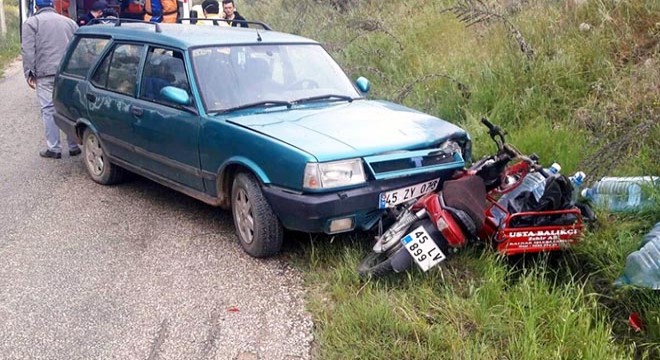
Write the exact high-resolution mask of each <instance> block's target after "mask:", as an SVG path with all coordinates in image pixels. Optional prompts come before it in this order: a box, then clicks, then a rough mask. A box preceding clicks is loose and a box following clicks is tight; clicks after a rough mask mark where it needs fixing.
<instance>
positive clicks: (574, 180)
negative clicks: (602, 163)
mask: <svg viewBox="0 0 660 360" xmlns="http://www.w3.org/2000/svg"><path fill="white" fill-rule="evenodd" d="M586 177H587V175H586V174H585V173H583V172H582V171H578V172H576V173H575V174H573V176H571V177H569V178H568V179H569V180H570V181H571V185H573V192H572V193H571V205H575V203H576V202H577V200H578V197H579V195H580V188H581V187H582V184H584V179H586Z"/></svg>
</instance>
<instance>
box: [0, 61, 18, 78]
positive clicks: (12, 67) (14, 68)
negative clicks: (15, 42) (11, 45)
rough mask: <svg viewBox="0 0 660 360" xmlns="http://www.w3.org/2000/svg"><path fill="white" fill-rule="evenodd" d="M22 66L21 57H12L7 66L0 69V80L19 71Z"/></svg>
mask: <svg viewBox="0 0 660 360" xmlns="http://www.w3.org/2000/svg"><path fill="white" fill-rule="evenodd" d="M22 68H23V63H22V61H21V58H20V57H17V58H16V59H14V61H12V62H10V63H9V64H8V65H7V67H5V68H4V69H0V80H3V79H5V78H6V77H9V76H11V75H14V74H16V73H17V72H20V71H21V69H22Z"/></svg>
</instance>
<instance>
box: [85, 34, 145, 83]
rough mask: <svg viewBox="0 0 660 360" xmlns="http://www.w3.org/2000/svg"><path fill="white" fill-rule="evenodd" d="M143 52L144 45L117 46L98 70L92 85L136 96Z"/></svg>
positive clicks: (93, 77)
mask: <svg viewBox="0 0 660 360" xmlns="http://www.w3.org/2000/svg"><path fill="white" fill-rule="evenodd" d="M141 50H142V45H134V44H119V45H116V46H115V47H114V49H112V51H110V52H108V54H107V55H106V57H105V58H104V59H103V62H102V63H101V65H100V66H99V67H98V68H97V69H96V72H95V73H94V75H93V76H92V84H94V85H95V86H98V87H101V88H105V89H107V90H110V91H114V92H118V93H120V94H125V95H129V96H135V84H136V82H137V73H138V69H139V65H140V56H141Z"/></svg>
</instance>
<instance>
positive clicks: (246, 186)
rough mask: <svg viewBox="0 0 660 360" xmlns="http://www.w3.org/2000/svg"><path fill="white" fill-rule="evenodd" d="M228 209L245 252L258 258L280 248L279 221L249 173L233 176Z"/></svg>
mask: <svg viewBox="0 0 660 360" xmlns="http://www.w3.org/2000/svg"><path fill="white" fill-rule="evenodd" d="M231 212H232V215H233V218H234V226H235V228H236V235H237V236H238V241H239V242H240V244H241V246H242V247H243V249H245V251H246V252H247V253H248V254H250V255H252V256H254V257H257V258H261V257H268V256H272V255H275V254H277V253H278V252H279V251H280V249H281V248H282V239H283V237H284V235H283V228H282V224H280V221H279V219H278V218H277V216H276V215H275V213H274V212H273V209H272V208H271V207H270V204H268V202H267V201H266V198H265V197H264V195H263V192H262V191H261V186H260V184H259V182H258V181H257V179H256V178H255V177H254V176H253V175H251V174H247V173H239V174H238V175H236V177H235V178H234V184H233V186H232V189H231Z"/></svg>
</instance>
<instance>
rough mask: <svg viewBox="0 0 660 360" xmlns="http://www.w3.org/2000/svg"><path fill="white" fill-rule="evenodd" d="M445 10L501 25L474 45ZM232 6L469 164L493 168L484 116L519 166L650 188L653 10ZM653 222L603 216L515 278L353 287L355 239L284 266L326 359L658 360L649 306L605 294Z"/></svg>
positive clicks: (633, 293) (490, 265)
mask: <svg viewBox="0 0 660 360" xmlns="http://www.w3.org/2000/svg"><path fill="white" fill-rule="evenodd" d="M331 3H335V4H342V5H344V6H343V10H342V9H340V8H338V7H336V6H333V5H332V4H331ZM457 4H460V5H463V8H461V9H456V10H457V11H458V10H461V11H462V12H463V13H464V14H466V13H471V14H473V15H478V14H481V15H482V17H483V14H485V13H486V12H488V11H490V12H491V14H496V15H498V16H499V15H501V17H497V16H491V17H490V20H489V21H479V22H477V23H476V24H474V25H472V26H469V27H468V26H466V24H465V23H461V22H460V21H458V20H457V16H456V15H455V13H454V12H443V10H444V9H446V8H447V7H450V6H454V7H455V6H457ZM241 6H242V7H241V11H242V12H243V13H245V14H246V15H248V17H249V18H253V19H261V20H264V21H266V22H268V23H269V24H271V25H273V27H274V28H275V29H282V30H284V31H290V32H295V33H299V34H301V35H304V36H308V37H312V38H314V39H317V40H319V41H321V42H323V44H324V45H325V46H326V48H327V49H328V50H329V51H330V52H331V53H332V54H333V56H335V58H336V59H337V60H338V61H339V62H340V64H342V66H343V67H344V68H345V69H346V70H347V72H348V73H349V74H350V75H351V76H352V77H353V78H356V77H357V76H359V75H365V76H367V77H368V78H370V80H371V81H372V83H373V85H374V87H373V88H374V89H373V93H372V95H371V96H372V97H375V98H385V99H389V100H395V101H401V102H403V103H404V104H406V105H409V106H411V107H414V108H417V109H421V110H423V111H426V112H429V113H431V114H435V115H438V116H440V117H442V118H445V119H448V120H450V121H453V122H456V123H458V124H460V125H461V126H463V127H465V128H466V129H468V130H469V131H470V133H471V134H472V136H473V138H474V145H475V155H477V156H481V155H483V154H485V153H488V151H490V150H492V148H491V146H492V145H491V143H490V141H489V140H488V139H487V137H486V134H485V131H484V129H482V127H481V125H479V124H478V120H479V119H480V118H481V117H482V116H488V117H489V118H491V120H493V121H495V122H496V123H498V124H500V125H502V126H504V127H505V128H506V129H507V130H509V132H510V140H511V142H512V143H514V144H516V145H517V146H518V147H519V148H521V150H522V151H523V152H535V153H537V154H539V155H540V156H541V159H542V161H543V163H545V164H549V163H551V162H554V161H557V162H559V163H561V164H562V167H563V169H564V170H563V172H564V173H572V172H574V171H576V170H583V171H585V172H587V175H588V176H589V180H590V181H594V180H596V179H598V178H599V177H600V176H603V175H613V176H617V175H659V174H660V165H659V163H658V158H659V156H658V155H660V153H659V151H660V143H659V140H658V139H660V118H659V117H660V112H659V111H658V109H659V108H660V105H659V104H660V103H659V99H660V22H659V21H660V4H659V3H658V2H656V1H652V0H638V1H586V2H584V4H583V5H576V4H575V2H571V1H565V2H547V1H506V2H489V3H488V5H487V6H486V7H480V6H482V5H481V3H476V2H473V1H461V2H459V3H457V2H454V1H430V0H429V1H424V0H421V1H417V2H414V3H413V2H407V3H406V2H381V1H370V0H363V1H360V0H353V1H350V0H346V1H341V0H337V1H315V0H302V1H296V2H287V1H277V0H274V1H270V2H268V3H263V2H260V3H258V4H256V3H254V4H253V3H249V2H247V1H246V2H244V3H242V4H241ZM477 18H480V17H479V16H477ZM503 19H505V20H506V21H505V20H503ZM513 30H517V31H519V34H520V37H521V38H522V39H523V40H524V44H526V45H527V46H528V47H527V48H526V49H525V50H527V51H526V52H523V51H521V42H520V41H519V40H520V39H516V37H514V36H512V35H511V34H512V31H513ZM530 50H531V51H530ZM656 196H658V195H657V194H656ZM657 221H660V208H656V209H653V210H650V211H647V212H645V213H642V214H632V215H620V216H614V215H610V214H607V213H604V212H601V213H599V223H598V225H597V226H596V227H595V228H593V229H591V231H590V232H589V233H588V234H587V235H586V236H585V238H584V239H583V241H582V242H581V243H580V244H579V245H578V246H577V247H575V248H573V249H571V251H568V252H565V253H563V254H558V255H550V256H537V257H531V258H529V259H524V260H525V261H518V262H516V261H514V260H515V259H504V258H500V257H498V256H497V255H496V254H495V253H494V252H493V251H492V250H490V249H488V248H487V247H475V248H473V249H469V250H467V251H463V252H461V253H459V254H458V255H457V257H456V258H454V259H453V260H452V261H451V263H448V264H447V266H446V267H444V268H442V269H436V270H435V271H431V273H430V274H422V273H419V272H413V273H412V274H405V275H399V276H393V277H391V278H388V279H384V280H380V281H368V282H365V281H363V280H360V279H359V278H358V277H357V274H356V271H355V267H356V265H357V263H358V262H359V260H360V256H362V255H364V254H365V252H366V251H367V248H368V247H369V245H370V244H369V243H370V241H369V240H368V239H367V238H366V236H364V235H348V236H342V237H334V238H331V237H327V236H316V237H314V236H313V237H310V239H305V240H303V241H302V244H303V245H302V246H300V247H295V246H294V248H295V249H296V250H293V252H294V253H293V254H292V258H293V259H295V260H294V261H297V263H298V264H299V266H300V267H301V268H303V269H304V270H305V271H306V274H307V283H308V287H309V289H310V299H309V303H310V310H311V311H312V312H313V314H314V317H315V321H316V325H317V332H316V338H317V340H318V352H317V356H318V358H321V359H358V358H359V359H394V358H402V359H435V358H466V359H467V358H479V359H500V358H508V359H519V358H523V359H538V358H561V359H633V358H648V359H651V358H658V357H660V311H659V309H660V297H659V296H658V294H657V293H656V292H653V291H649V290H644V289H634V288H618V287H615V286H614V285H612V283H613V281H614V280H615V279H616V278H617V277H618V276H619V274H620V273H621V271H622V269H623V266H624V264H625V258H626V256H627V254H629V253H630V252H631V251H633V250H635V249H637V248H638V246H639V242H640V240H641V238H642V237H643V235H644V234H645V232H647V231H648V230H650V228H651V227H652V226H653V224H654V223H655V222H657ZM632 312H637V313H639V314H640V315H641V317H642V319H643V320H644V322H645V327H644V330H643V331H641V332H639V333H637V332H634V331H633V330H632V329H631V328H630V327H629V325H628V323H627V319H628V316H629V315H630V314H631V313H632Z"/></svg>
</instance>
